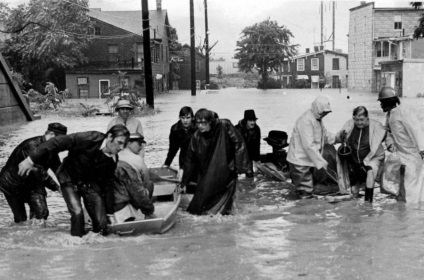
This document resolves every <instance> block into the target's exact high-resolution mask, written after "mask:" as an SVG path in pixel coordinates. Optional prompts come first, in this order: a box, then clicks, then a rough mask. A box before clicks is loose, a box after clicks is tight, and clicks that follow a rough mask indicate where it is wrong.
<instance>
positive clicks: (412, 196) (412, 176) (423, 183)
mask: <svg viewBox="0 0 424 280" xmlns="http://www.w3.org/2000/svg"><path fill="white" fill-rule="evenodd" d="M386 129H387V130H388V131H389V132H390V133H388V134H387V138H386V144H387V146H389V145H391V144H394V145H395V147H396V150H397V151H398V154H399V156H400V159H401V161H402V164H404V165H405V192H406V201H407V202H412V203H418V202H422V201H424V165H423V160H422V159H421V156H420V154H419V152H420V151H424V129H423V126H422V122H420V121H419V120H418V119H417V117H416V116H415V115H414V114H413V113H412V112H411V111H410V110H406V109H404V108H403V107H402V105H398V106H397V107H396V108H393V109H392V110H391V111H390V112H389V113H388V114H387V123H386Z"/></svg>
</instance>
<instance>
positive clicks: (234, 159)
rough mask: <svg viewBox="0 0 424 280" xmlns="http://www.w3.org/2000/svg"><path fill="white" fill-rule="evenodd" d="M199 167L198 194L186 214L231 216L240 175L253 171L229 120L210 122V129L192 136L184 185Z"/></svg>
mask: <svg viewBox="0 0 424 280" xmlns="http://www.w3.org/2000/svg"><path fill="white" fill-rule="evenodd" d="M195 168H197V170H198V172H199V177H198V180H197V187H196V192H195V194H194V196H193V199H192V201H191V203H190V205H189V206H188V208H187V211H188V212H190V213H192V214H197V215H201V214H218V213H220V214H230V213H231V210H232V205H233V197H234V195H235V192H236V182H237V173H246V172H247V171H248V170H249V169H250V168H251V162H250V160H249V156H248V154H247V149H246V145H245V143H244V140H243V137H242V136H241V134H240V132H239V131H238V130H237V129H236V128H235V127H234V126H233V125H232V124H231V122H230V121H229V120H226V119H219V120H216V121H215V123H211V130H210V131H208V132H205V133H201V132H200V131H199V130H197V131H196V132H195V133H194V134H193V136H192V137H191V141H190V145H189V147H188V151H187V157H186V164H185V166H184V175H183V179H182V183H183V184H187V183H188V180H189V178H190V177H191V173H192V172H193V170H194V169H195Z"/></svg>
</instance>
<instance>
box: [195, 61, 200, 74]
mask: <svg viewBox="0 0 424 280" xmlns="http://www.w3.org/2000/svg"><path fill="white" fill-rule="evenodd" d="M196 72H200V60H196Z"/></svg>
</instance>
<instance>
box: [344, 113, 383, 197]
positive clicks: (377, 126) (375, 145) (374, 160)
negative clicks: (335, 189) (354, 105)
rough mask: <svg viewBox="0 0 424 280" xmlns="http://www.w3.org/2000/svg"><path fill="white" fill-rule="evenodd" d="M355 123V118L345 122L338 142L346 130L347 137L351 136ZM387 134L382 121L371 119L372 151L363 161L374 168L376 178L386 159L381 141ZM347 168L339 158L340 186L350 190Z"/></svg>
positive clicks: (370, 139)
mask: <svg viewBox="0 0 424 280" xmlns="http://www.w3.org/2000/svg"><path fill="white" fill-rule="evenodd" d="M354 125H355V123H354V121H353V120H349V121H347V122H346V123H345V124H344V126H343V128H342V129H341V130H340V131H339V132H338V133H337V134H336V142H338V143H340V142H341V134H342V133H343V131H345V132H346V134H347V135H346V137H347V138H349V136H350V135H351V133H352V130H353V128H354ZM385 135H386V131H385V130H384V127H383V125H382V124H381V123H379V122H377V121H374V120H369V145H370V152H369V153H368V155H367V156H366V157H365V158H364V160H363V162H364V165H365V166H369V167H371V168H372V171H373V174H374V179H375V178H376V177H377V173H378V170H379V168H380V165H381V163H382V161H383V160H384V147H383V145H382V144H381V143H382V142H383V140H384V137H385ZM346 169H347V165H346V164H343V163H342V162H341V161H340V159H339V158H338V159H337V173H338V179H339V187H340V189H341V190H348V189H349V188H350V181H349V176H348V174H349V173H348V171H347V170H346Z"/></svg>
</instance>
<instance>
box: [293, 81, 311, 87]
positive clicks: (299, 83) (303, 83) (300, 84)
mask: <svg viewBox="0 0 424 280" xmlns="http://www.w3.org/2000/svg"><path fill="white" fill-rule="evenodd" d="M294 87H295V88H310V87H311V84H310V83H309V82H308V80H304V79H301V80H297V81H296V82H295V83H294Z"/></svg>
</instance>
